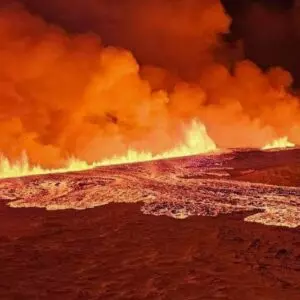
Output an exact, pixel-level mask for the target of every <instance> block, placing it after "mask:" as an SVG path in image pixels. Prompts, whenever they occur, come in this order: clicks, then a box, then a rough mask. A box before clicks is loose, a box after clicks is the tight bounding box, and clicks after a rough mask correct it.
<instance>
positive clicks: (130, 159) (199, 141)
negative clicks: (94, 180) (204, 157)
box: [0, 120, 217, 178]
mask: <svg viewBox="0 0 300 300" xmlns="http://www.w3.org/2000/svg"><path fill="white" fill-rule="evenodd" d="M216 150H217V147H216V144H215V143H214V142H213V140H212V139H211V138H210V137H209V136H208V134H207V131H206V128H205V126H204V125H203V124H201V123H199V122H198V121H196V120H193V121H192V122H191V124H190V126H189V127H188V129H187V130H186V132H185V138H184V142H183V143H182V144H180V145H178V146H177V147H175V148H173V149H171V150H169V151H166V152H164V153H161V154H153V153H151V152H138V151H136V150H134V149H129V150H128V151H127V153H126V154H125V155H123V156H114V157H111V158H108V159H104V160H101V161H98V162H94V163H92V164H88V163H87V162H85V161H82V160H79V159H77V158H75V157H72V158H70V159H69V160H68V161H67V165H66V167H63V168H59V169H45V168H42V167H41V166H30V164H29V161H28V158H27V155H26V153H23V155H22V157H21V159H20V160H19V161H17V162H14V163H11V162H10V161H9V159H8V158H6V157H4V156H2V158H1V157H0V178H12V177H22V176H29V175H41V174H50V173H65V172H74V171H83V170H89V169H93V168H95V167H100V166H109V165H119V164H127V163H135V162H145V161H152V160H160V159H167V158H175V157H184V156H190V155H197V154H201V153H209V152H213V151H216Z"/></svg>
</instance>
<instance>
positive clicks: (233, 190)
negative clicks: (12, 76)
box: [0, 150, 300, 227]
mask: <svg viewBox="0 0 300 300" xmlns="http://www.w3.org/2000/svg"><path fill="white" fill-rule="evenodd" d="M295 151H298V150H295ZM298 152H299V151H298ZM298 152H296V154H297V155H298ZM255 153H257V152H246V151H245V152H232V153H223V154H215V155H206V156H205V155H203V156H193V157H185V158H176V159H169V160H160V161H151V162H146V163H136V164H127V165H117V166H106V167H101V168H96V169H93V170H89V171H86V172H79V173H69V174H49V175H43V176H31V177H24V178H18V179H3V180H1V181H0V198H1V199H2V200H3V201H6V202H7V203H8V204H9V205H10V206H11V207H39V208H46V209H48V210H59V209H87V208H92V207H96V206H102V205H106V204H108V203H121V202H122V203H138V202H140V203H142V207H141V210H142V212H143V213H145V214H150V215H154V216H162V215H164V216H169V217H172V218H177V219H185V218H187V217H189V216H212V217H215V216H218V215H220V214H229V213H233V212H248V213H249V214H248V217H246V218H245V221H248V222H256V223H262V224H265V225H276V226H287V227H297V226H299V225H300V188H298V187H287V186H276V185H269V184H262V183H253V182H252V183H251V182H247V181H246V180H247V178H249V177H246V179H245V180H244V179H243V180H236V179H235V177H234V176H236V175H234V176H233V175H232V174H235V173H238V176H242V177H243V176H251V175H252V174H253V173H254V174H256V173H255V172H266V173H265V177H267V178H268V177H270V176H272V172H273V173H274V174H277V175H278V172H279V171H278V169H275V170H274V171H273V169H272V168H271V167H270V166H271V165H264V164H266V162H271V163H273V162H274V159H272V155H274V153H273V152H260V153H258V154H256V156H255ZM278 153H279V154H280V155H281V156H282V157H283V158H282V159H283V161H285V160H286V159H290V157H291V156H290V154H289V153H287V154H285V153H286V151H279V152H278ZM299 155H300V153H299ZM278 161H279V158H278ZM249 164H251V168H249V167H248V169H249V170H248V172H246V171H245V169H246V166H247V165H249ZM291 164H294V163H293V162H291ZM255 166H257V169H255ZM263 168H265V169H264V170H266V171H261V169H263ZM288 170H289V168H288V167H287V168H286V169H283V171H282V175H281V176H287V175H286V173H287V172H288ZM291 172H292V169H291ZM258 174H260V173H258ZM293 177H295V176H294V175H293V174H291V178H293ZM236 178H238V177H236ZM243 178H244V177H243Z"/></svg>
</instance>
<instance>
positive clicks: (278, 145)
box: [262, 136, 296, 150]
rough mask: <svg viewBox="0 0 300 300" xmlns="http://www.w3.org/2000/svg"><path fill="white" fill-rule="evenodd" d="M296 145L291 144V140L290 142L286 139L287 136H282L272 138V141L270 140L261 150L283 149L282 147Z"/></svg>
mask: <svg viewBox="0 0 300 300" xmlns="http://www.w3.org/2000/svg"><path fill="white" fill-rule="evenodd" d="M295 146H296V145H295V144H293V143H292V142H290V141H289V140H288V137H287V136H285V137H282V138H279V139H277V140H274V141H273V142H271V143H270V144H267V145H266V146H264V147H263V148H262V149H263V150H269V149H284V148H293V147H295Z"/></svg>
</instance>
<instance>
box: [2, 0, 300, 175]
mask: <svg viewBox="0 0 300 300" xmlns="http://www.w3.org/2000/svg"><path fill="white" fill-rule="evenodd" d="M65 1H66V0H59V1H58V0H57V1H54V2H55V4H53V7H52V8H53V9H57V10H64V9H67V11H68V12H69V11H70V10H72V12H73V10H74V14H73V13H70V14H68V16H69V17H70V18H71V19H70V20H69V21H70V23H72V24H75V23H76V22H75V21H76V20H75V19H76V16H77V13H78V12H79V14H80V15H81V13H82V11H83V10H82V9H80V8H81V4H80V3H77V4H76V5H74V7H73V5H66V2H65ZM4 2H5V3H6V2H7V3H6V5H1V6H0V45H1V46H0V65H1V68H0V137H1V138H0V153H2V154H3V155H2V159H0V177H1V178H4V177H19V176H26V175H33V174H45V173H55V172H67V171H79V170H85V169H90V168H94V167H97V166H104V165H112V164H123V163H132V162H142V161H149V160H157V159H166V158H171V157H182V156H189V155H195V154H201V153H208V152H211V151H215V150H216V149H217V146H218V148H220V149H227V148H242V147H247V148H249V147H251V148H260V149H263V150H265V149H271V148H285V147H291V146H293V145H294V144H293V143H296V144H300V136H299V128H300V121H299V120H300V109H299V98H298V97H297V96H296V95H295V94H291V93H289V91H290V88H291V85H292V82H293V79H292V76H291V75H290V74H289V73H288V72H287V71H285V70H283V69H281V68H279V67H275V68H272V69H270V70H267V71H262V70H260V69H259V67H258V66H256V65H255V64H254V63H252V62H250V61H248V60H245V59H244V58H243V53H242V52H243V51H242V47H241V49H239V47H237V49H235V50H237V51H236V52H238V53H236V52H235V51H234V50H233V47H228V44H227V43H226V42H225V41H224V40H222V39H220V35H222V34H225V33H227V32H228V30H229V25H230V18H229V16H228V15H226V14H225V13H224V9H223V7H222V5H221V3H220V1H219V0H203V1H194V0H186V1H177V2H178V3H176V4H175V3H173V2H172V1H167V0H157V1H154V2H153V1H120V2H122V3H123V2H124V3H125V2H126V3H127V5H128V7H127V8H128V10H126V13H123V11H122V9H124V7H125V6H124V7H123V6H121V5H120V6H118V5H115V3H114V1H100V2H101V3H102V4H101V5H100V4H99V11H97V9H95V8H97V7H98V4H96V2H97V3H98V2H99V1H96V2H95V1H92V2H93V3H95V5H96V7H94V6H93V5H92V7H89V5H88V4H89V1H88V2H82V5H84V7H85V8H88V7H89V8H90V9H91V10H90V11H89V10H88V9H87V10H84V11H85V13H87V15H86V16H85V17H86V20H91V19H93V22H95V23H97V22H101V24H100V23H99V24H98V23H97V24H94V25H95V28H100V27H101V28H102V26H103V28H106V27H105V25H109V28H110V29H111V30H112V31H113V32H111V31H110V30H109V33H110V36H111V38H112V40H114V43H111V44H113V45H116V46H124V47H126V48H128V50H125V49H123V48H119V47H111V46H110V47H104V46H103V44H110V43H109V41H104V42H103V44H102V42H101V37H99V36H98V34H99V35H101V32H98V31H94V33H95V34H84V33H83V34H76V33H75V32H76V30H75V32H73V33H71V32H67V31H65V30H64V29H63V28H61V27H59V25H57V24H56V25H54V24H49V23H47V21H46V20H44V19H43V18H42V17H41V16H37V15H33V14H32V13H31V12H29V11H28V10H27V8H26V7H24V6H22V5H20V1H18V0H15V1H14V2H15V3H13V4H12V3H11V2H12V1H4ZM39 2H40V1H39ZM50 2H51V3H52V2H53V1H50ZM50 2H49V3H48V5H50V6H51V5H52V4H51V3H50ZM54 2H53V3H54ZM100 2H99V3H100ZM112 3H114V4H112ZM90 4H91V3H90ZM102 5H103V6H102ZM124 5H125V4H124ZM43 6H44V4H43ZM76 9H78V10H79V11H77V12H76V13H75V10H76ZM120 9H121V10H120ZM33 11H35V10H33ZM63 12H64V11H60V12H56V13H55V14H56V15H66V14H64V13H63ZM89 12H92V13H93V14H92V15H93V16H94V18H89V16H88V14H89ZM94 13H95V14H94ZM111 16H114V17H113V18H111ZM128 16H130V19H127V17H128ZM73 17H74V18H75V19H74V20H72V18H73ZM50 19H51V18H50ZM47 20H48V19H47ZM73 21H74V22H73ZM66 22H68V20H66ZM106 22H107V24H106ZM111 22H114V23H113V24H112V23H111ZM96 25H97V26H96ZM98 25H99V26H98ZM100 25H101V26H100ZM112 25H113V26H112ZM66 28H68V26H66ZM114 28H116V30H114ZM69 30H70V28H69ZM80 32H82V30H80ZM104 33H105V32H104ZM103 39H105V38H104V37H103ZM118 42H120V43H118ZM122 42H123V43H122ZM130 50H134V53H131V52H130ZM135 56H136V57H137V58H138V61H139V62H140V64H139V63H138V62H137V60H136V59H135ZM148 64H153V65H150V66H149V65H148ZM158 66H159V67H158ZM192 120H197V121H192ZM200 120H201V122H200ZM191 121H192V122H191ZM182 124H189V125H190V127H189V128H188V129H186V130H185V134H183V132H182V131H181V129H182V127H181V125H182ZM206 128H207V132H208V133H209V134H208V133H207V132H206ZM183 136H184V137H183ZM281 136H286V138H283V139H279V140H278V141H275V142H274V143H271V144H268V143H269V142H270V141H272V140H274V139H276V138H278V137H281ZM182 139H183V141H182V142H181V143H180V141H181V140H182ZM292 142H293V143H292ZM266 144H268V145H266ZM216 145H217V146H216ZM264 145H266V146H265V147H263V146H264ZM262 147H263V148H262ZM168 149H169V150H168ZM166 150H168V151H166ZM22 151H24V155H23V156H22V157H21V159H20V160H19V161H17V159H18V158H19V157H20V154H21V153H22ZM68 157H72V158H70V159H69V160H68V161H67V162H66V163H63V162H65V161H66V158H68ZM104 158H108V159H104ZM62 165H63V166H64V167H63V168H61V166H62Z"/></svg>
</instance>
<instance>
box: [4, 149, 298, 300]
mask: <svg viewBox="0 0 300 300" xmlns="http://www.w3.org/2000/svg"><path fill="white" fill-rule="evenodd" d="M299 182H300V150H299V149H291V150H285V151H277V150H271V151H259V150H255V149H246V150H245V149H244V150H239V149H237V150H234V149H233V150H231V151H226V152H224V153H219V154H211V155H206V156H192V157H185V158H177V159H169V160H160V161H151V162H146V163H135V164H127V165H118V166H109V167H101V168H96V169H93V170H88V171H83V172H78V173H65V174H49V175H43V176H30V177H24V178H17V179H2V180H1V181H0V198H1V199H2V203H1V206H0V215H1V228H0V244H1V247H0V249H1V250H0V264H1V269H0V278H1V280H0V298H1V299H63V298H64V299H108V300H109V299H172V300H173V299H184V300H188V299H241V298H243V299H264V300H265V299H299V298H300V231H299V225H300V214H299V213H300V188H298V186H299ZM44 208H46V209H47V210H45V209H44Z"/></svg>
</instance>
